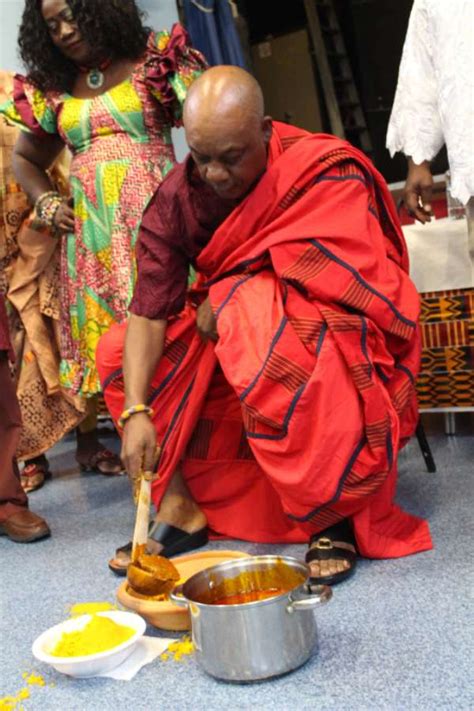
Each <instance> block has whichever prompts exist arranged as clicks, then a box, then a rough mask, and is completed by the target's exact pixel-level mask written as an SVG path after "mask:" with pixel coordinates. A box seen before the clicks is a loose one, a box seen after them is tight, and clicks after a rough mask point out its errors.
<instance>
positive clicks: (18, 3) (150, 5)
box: [0, 0, 187, 160]
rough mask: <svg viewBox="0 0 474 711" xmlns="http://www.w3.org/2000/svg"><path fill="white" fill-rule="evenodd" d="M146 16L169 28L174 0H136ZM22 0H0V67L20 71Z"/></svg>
mask: <svg viewBox="0 0 474 711" xmlns="http://www.w3.org/2000/svg"><path fill="white" fill-rule="evenodd" d="M138 4H139V6H140V7H141V8H142V9H143V10H145V12H146V13H147V15H148V17H147V19H146V24H147V25H149V26H150V27H152V28H153V29H156V30H159V29H170V28H171V26H172V25H173V23H174V22H176V21H177V20H178V12H177V9H176V0H138ZM23 5H24V3H23V0H0V68H1V69H7V70H10V71H16V72H18V71H20V72H21V71H22V66H21V62H20V60H19V59H18V56H17V36H18V26H19V24H20V20H21V16H22V14H23ZM173 141H174V144H175V149H176V155H177V157H178V159H179V160H182V158H183V157H184V155H185V154H186V151H187V148H186V143H185V141H184V132H183V130H182V129H179V131H173Z"/></svg>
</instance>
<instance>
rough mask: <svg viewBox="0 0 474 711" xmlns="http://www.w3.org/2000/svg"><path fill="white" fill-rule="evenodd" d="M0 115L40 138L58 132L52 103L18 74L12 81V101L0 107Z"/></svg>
mask: <svg viewBox="0 0 474 711" xmlns="http://www.w3.org/2000/svg"><path fill="white" fill-rule="evenodd" d="M0 113H1V114H3V116H5V118H6V120H7V121H8V123H10V124H11V125H13V126H18V128H20V129H21V130H23V131H27V132H28V133H33V134H35V135H37V136H40V137H44V136H47V135H51V134H56V133H57V132H58V124H57V115H56V111H55V107H54V103H53V101H52V100H51V98H50V97H49V96H48V95H46V94H45V93H43V92H42V91H40V89H38V88H37V87H35V86H34V85H33V84H31V83H30V82H29V81H28V79H26V78H25V77H23V76H21V75H20V74H16V75H15V78H14V80H13V97H12V99H10V100H9V101H7V102H6V103H4V104H2V105H1V106H0Z"/></svg>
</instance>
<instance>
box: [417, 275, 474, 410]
mask: <svg viewBox="0 0 474 711" xmlns="http://www.w3.org/2000/svg"><path fill="white" fill-rule="evenodd" d="M421 337H422V354H421V372H420V375H419V377H418V380H417V393H418V400H419V404H420V409H421V410H423V409H436V408H450V407H454V408H470V407H474V289H452V290H449V291H439V292H429V293H424V294H422V295H421Z"/></svg>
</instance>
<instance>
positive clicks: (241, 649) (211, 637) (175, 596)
mask: <svg viewBox="0 0 474 711" xmlns="http://www.w3.org/2000/svg"><path fill="white" fill-rule="evenodd" d="M288 574H289V575H288ZM308 577H309V567H308V566H307V565H306V564H305V563H302V562H300V561H298V560H296V559H295V558H290V557H284V556H273V555H266V556H255V557H253V558H241V559H239V560H233V561H228V562H227V563H221V564H220V565H215V566H214V567H212V568H208V569H207V570H203V571H201V572H200V573H196V574H195V575H193V576H192V577H191V578H189V580H187V581H186V582H185V583H184V585H180V586H179V587H177V588H175V590H174V591H173V593H171V599H172V601H173V602H174V603H175V604H177V605H181V606H182V607H188V608H189V611H190V614H191V624H192V637H193V642H194V645H195V648H196V655H197V661H198V663H199V664H200V666H201V667H202V668H203V669H204V670H205V671H206V672H207V673H208V674H211V675H212V676H215V677H217V678H218V679H226V680H228V681H256V680H258V679H265V678H268V677H271V676H276V675H278V674H285V673H286V672H289V671H292V670H293V669H296V668H297V667H299V666H301V665H302V664H304V663H305V662H306V661H307V660H308V659H309V657H310V656H311V654H313V653H314V652H315V650H316V646H317V628H316V620H315V617H314V613H313V610H314V608H315V607H317V606H318V605H320V604H322V603H325V602H328V601H329V600H330V599H331V597H332V590H331V588H329V587H328V586H327V585H318V586H310V585H309V583H308ZM265 578H266V579H268V580H271V581H272V583H271V585H269V587H273V588H278V587H279V584H278V582H279V580H280V578H281V587H282V588H284V589H285V584H286V589H287V590H288V582H289V581H290V584H292V589H291V590H289V592H285V593H283V594H280V595H278V596H276V597H271V598H268V599H265V600H258V601H256V602H245V603H240V604H234V605H228V604H216V601H218V600H219V599H220V598H222V597H223V595H222V590H223V589H224V588H225V589H226V590H227V595H229V594H232V593H233V592H235V593H236V592H241V593H244V592H249V591H251V590H261V589H263V588H262V580H263V579H265ZM283 578H284V579H283ZM232 586H233V587H232ZM242 588H245V589H242Z"/></svg>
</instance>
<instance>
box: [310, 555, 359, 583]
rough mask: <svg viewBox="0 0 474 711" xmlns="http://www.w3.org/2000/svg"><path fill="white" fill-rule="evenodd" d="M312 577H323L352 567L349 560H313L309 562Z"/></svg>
mask: <svg viewBox="0 0 474 711" xmlns="http://www.w3.org/2000/svg"><path fill="white" fill-rule="evenodd" d="M309 567H310V570H311V577H313V578H323V577H328V576H330V575H336V574H337V573H343V572H344V571H345V570H347V569H348V568H349V567H350V563H349V561H348V560H342V559H329V560H312V561H311V563H310V564H309Z"/></svg>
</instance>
